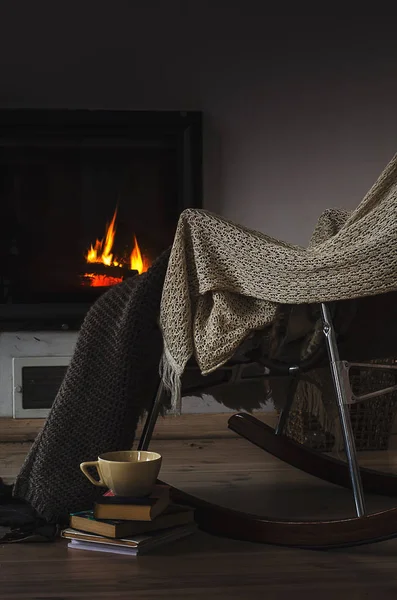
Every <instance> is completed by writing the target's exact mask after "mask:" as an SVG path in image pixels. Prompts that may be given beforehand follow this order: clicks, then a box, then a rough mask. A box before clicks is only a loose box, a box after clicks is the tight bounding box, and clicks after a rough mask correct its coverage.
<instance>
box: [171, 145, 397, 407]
mask: <svg viewBox="0 0 397 600" xmlns="http://www.w3.org/2000/svg"><path fill="white" fill-rule="evenodd" d="M396 289H397V155H396V156H395V157H394V158H393V159H392V160H391V162H390V163H389V164H388V165H387V167H386V168H385V170H384V171H383V173H382V174H381V175H380V177H379V178H378V180H377V181H376V183H375V184H374V185H373V186H372V188H371V189H370V191H369V192H368V193H367V194H366V196H365V198H364V199H363V200H362V202H361V203H360V205H359V206H358V207H357V208H356V210H354V211H352V212H351V213H348V212H346V211H341V210H333V209H330V210H328V211H326V213H324V214H323V215H322V217H321V218H320V220H319V222H318V224H317V226H316V228H315V231H314V233H313V236H312V240H311V243H310V245H309V246H308V247H307V248H303V247H299V246H296V245H292V244H287V243H285V242H281V241H279V240H276V239H273V238H271V237H269V236H267V235H265V234H263V233H260V232H257V231H252V230H250V229H247V228H245V227H241V226H239V225H236V224H235V223H232V222H230V221H228V220H226V219H224V218H221V217H219V216H216V215H213V214H211V213H209V212H207V211H203V210H193V209H189V210H186V211H184V212H183V213H182V215H181V217H180V219H179V224H178V227H177V231H176V235H175V238H174V243H173V247H172V250H171V255H170V260H169V264H168V270H167V274H166V278H165V283H164V289H163V294H162V300H161V312H160V325H161V329H162V333H163V340H164V351H163V358H162V367H161V369H162V377H163V380H164V383H165V385H166V386H167V387H168V388H169V389H170V390H171V391H172V397H173V401H174V403H176V402H177V401H178V398H179V395H180V379H181V376H182V374H183V372H184V369H185V366H186V364H187V362H188V360H189V359H190V357H191V356H194V357H195V359H196V361H197V363H198V366H199V367H200V370H201V372H202V373H203V374H208V373H210V372H212V371H214V370H216V369H217V368H219V367H220V366H221V365H223V364H224V363H225V362H226V361H227V360H229V359H230V358H231V357H232V356H233V354H234V353H235V352H236V350H237V348H238V347H239V346H240V344H241V343H242V341H243V340H245V339H246V338H247V337H249V336H250V335H251V334H252V333H253V332H255V331H258V330H262V329H264V328H266V327H267V326H269V325H270V324H271V323H273V321H274V320H275V316H276V312H277V308H278V306H279V305H286V304H287V305H288V304H312V303H319V302H330V301H334V300H344V299H351V298H359V297H362V296H369V295H376V294H381V293H385V292H390V291H394V290H396Z"/></svg>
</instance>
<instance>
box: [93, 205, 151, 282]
mask: <svg viewBox="0 0 397 600" xmlns="http://www.w3.org/2000/svg"><path fill="white" fill-rule="evenodd" d="M116 217H117V208H116V210H115V211H114V214H113V217H112V220H111V222H110V224H106V233H105V237H104V238H102V239H101V240H96V241H95V245H94V246H93V245H92V244H91V246H90V249H89V250H88V252H87V254H86V256H85V259H86V261H87V263H102V264H104V265H106V266H107V267H120V268H123V267H124V268H125V267H127V265H128V267H127V268H130V269H131V270H133V271H138V273H139V274H141V273H145V271H147V270H148V268H149V267H150V261H149V260H148V259H147V258H146V257H145V256H143V255H142V253H141V250H140V248H139V244H138V240H137V239H136V236H135V235H134V247H133V249H132V252H131V256H130V260H129V263H128V262H127V261H126V260H123V259H120V258H116V257H114V254H113V253H112V248H113V244H114V240H115V237H116ZM84 276H85V278H86V279H88V280H89V285H90V286H92V287H103V286H110V285H116V284H117V283H121V281H123V277H114V276H109V275H106V274H95V273H85V275H84Z"/></svg>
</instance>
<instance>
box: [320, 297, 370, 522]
mask: <svg viewBox="0 0 397 600" xmlns="http://www.w3.org/2000/svg"><path fill="white" fill-rule="evenodd" d="M321 314H322V320H323V332H324V336H325V341H326V345H327V350H328V357H329V362H330V367H331V375H332V379H333V383H334V387H335V392H336V399H337V403H338V411H339V418H340V423H341V427H342V434H343V441H344V445H345V450H346V456H347V462H348V465H349V472H350V479H351V483H352V488H353V495H354V502H355V506H356V513H357V516H358V517H363V516H364V515H365V514H366V509H365V499H364V492H363V486H362V481H361V474H360V467H359V465H358V460H357V452H356V446H355V442H354V435H353V430H352V426H351V421H350V413H349V408H348V395H349V389H347V387H348V386H349V385H350V384H349V382H348V381H346V379H345V377H344V375H343V365H342V363H341V360H340V358H339V350H338V345H337V342H336V335H335V330H334V326H333V323H332V318H331V313H330V310H329V307H328V306H327V304H321Z"/></svg>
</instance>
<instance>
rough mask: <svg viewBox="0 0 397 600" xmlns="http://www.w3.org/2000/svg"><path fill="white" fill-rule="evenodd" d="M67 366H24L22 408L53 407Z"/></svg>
mask: <svg viewBox="0 0 397 600" xmlns="http://www.w3.org/2000/svg"><path fill="white" fill-rule="evenodd" d="M66 369H67V366H61V365H56V366H42V367H22V408H23V409H35V408H36V409H37V408H51V406H52V404H53V402H54V400H55V396H56V395H57V393H58V390H59V387H60V385H61V383H62V380H63V378H64V376H65V373H66Z"/></svg>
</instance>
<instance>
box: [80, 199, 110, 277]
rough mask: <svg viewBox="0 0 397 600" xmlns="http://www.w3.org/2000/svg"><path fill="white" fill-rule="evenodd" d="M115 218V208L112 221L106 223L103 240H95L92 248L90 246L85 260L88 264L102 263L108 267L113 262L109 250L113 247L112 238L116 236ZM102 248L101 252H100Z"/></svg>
mask: <svg viewBox="0 0 397 600" xmlns="http://www.w3.org/2000/svg"><path fill="white" fill-rule="evenodd" d="M116 216H117V208H116V210H115V211H114V215H113V217H112V220H111V221H110V225H108V224H107V223H106V234H105V239H103V238H102V239H101V240H96V242H95V246H94V247H93V246H92V244H91V247H90V249H89V250H88V252H87V256H86V260H87V262H88V263H101V262H102V263H103V264H104V265H107V266H108V267H110V265H111V264H112V260H113V254H111V249H112V247H113V242H114V238H115V235H116V227H115V223H116ZM102 248H103V250H102Z"/></svg>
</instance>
